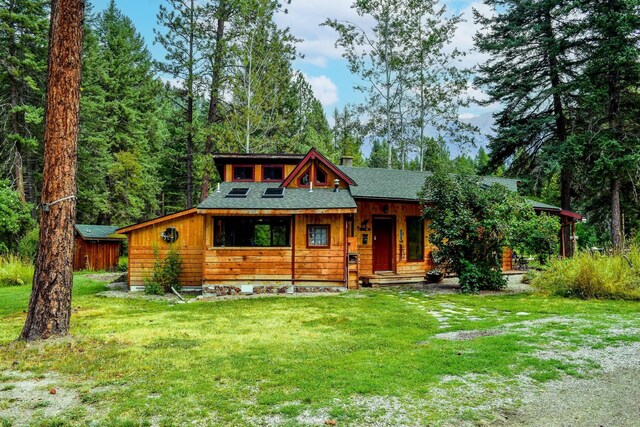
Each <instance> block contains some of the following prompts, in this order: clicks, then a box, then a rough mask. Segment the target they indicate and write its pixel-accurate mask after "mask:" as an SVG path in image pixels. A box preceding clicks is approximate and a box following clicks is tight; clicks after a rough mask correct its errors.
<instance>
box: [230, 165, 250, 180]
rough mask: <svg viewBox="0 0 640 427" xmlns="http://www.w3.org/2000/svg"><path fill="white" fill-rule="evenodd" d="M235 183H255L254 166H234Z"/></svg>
mask: <svg viewBox="0 0 640 427" xmlns="http://www.w3.org/2000/svg"><path fill="white" fill-rule="evenodd" d="M233 180H234V181H253V166H240V165H238V166H236V165H233Z"/></svg>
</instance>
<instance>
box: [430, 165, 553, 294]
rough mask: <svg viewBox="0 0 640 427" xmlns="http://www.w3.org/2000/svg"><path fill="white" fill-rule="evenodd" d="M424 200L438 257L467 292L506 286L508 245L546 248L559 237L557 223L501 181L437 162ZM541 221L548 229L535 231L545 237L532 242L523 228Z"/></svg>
mask: <svg viewBox="0 0 640 427" xmlns="http://www.w3.org/2000/svg"><path fill="white" fill-rule="evenodd" d="M421 202H422V205H423V217H424V218H425V219H427V220H430V221H431V222H430V225H429V227H430V229H431V230H432V233H431V234H430V235H429V241H430V242H431V243H432V244H433V245H434V246H435V247H436V250H435V253H434V259H436V260H437V262H439V263H441V264H443V265H446V266H447V268H450V269H451V270H452V271H454V272H455V273H456V274H457V275H458V277H459V279H460V286H461V289H462V291H463V292H477V291H479V290H483V289H502V288H504V287H505V286H506V280H505V278H504V277H503V276H502V274H501V267H502V253H503V249H504V247H505V246H511V247H518V248H521V249H526V250H527V251H528V250H543V251H547V250H548V249H549V248H550V247H553V244H554V243H553V242H554V241H555V239H557V227H556V228H555V230H552V229H551V226H550V225H551V222H552V221H551V220H548V219H546V218H543V219H539V218H538V217H537V216H536V214H535V212H534V210H533V207H532V206H531V204H529V203H527V202H526V201H525V200H524V199H523V198H522V197H520V196H519V195H517V194H516V193H513V192H511V191H509V190H508V189H507V188H506V187H504V186H502V185H499V184H493V185H490V186H486V185H483V183H482V180H481V178H479V177H477V176H474V175H465V174H458V175H452V174H450V173H448V171H446V170H444V169H443V168H439V169H438V170H436V171H435V172H434V173H433V174H432V175H431V176H429V177H428V178H427V179H426V181H425V187H424V190H423V192H422V195H421ZM540 225H544V229H543V230H538V232H537V233H536V235H537V236H538V237H539V238H540V239H543V242H533V243H532V242H531V241H530V239H529V236H527V235H525V232H526V231H530V230H531V229H533V228H535V227H538V226H540ZM556 225H557V219H556ZM534 243H535V246H534V245H533V244H534ZM545 253H547V252H545Z"/></svg>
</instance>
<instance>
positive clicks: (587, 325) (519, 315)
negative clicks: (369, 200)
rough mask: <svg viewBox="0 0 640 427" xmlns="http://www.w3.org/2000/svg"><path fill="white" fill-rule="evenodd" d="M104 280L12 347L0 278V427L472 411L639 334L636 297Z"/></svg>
mask: <svg viewBox="0 0 640 427" xmlns="http://www.w3.org/2000/svg"><path fill="white" fill-rule="evenodd" d="M103 289H104V284H102V283H99V282H95V281H92V280H90V279H88V278H86V277H82V276H76V281H75V289H74V300H73V307H74V313H73V317H72V334H73V335H72V337H69V338H64V339H60V340H56V341H51V342H47V343H38V344H25V343H22V342H14V340H15V338H16V337H17V336H18V334H19V332H20V328H21V327H22V324H23V322H24V318H25V313H24V310H25V309H26V306H27V302H28V297H29V288H28V287H27V286H21V287H5V288H0V426H3V427H4V426H8V425H12V424H15V425H22V424H26V425H29V424H31V423H33V424H35V425H66V424H71V425H76V424H77V425H84V424H86V423H87V422H88V421H90V420H94V421H98V425H113V426H124V425H325V423H326V422H329V424H332V423H333V422H334V421H335V422H336V423H337V424H338V425H370V424H373V423H377V424H378V425H416V424H418V425H426V424H434V425H438V424H443V423H444V424H459V423H461V422H468V423H472V424H473V423H476V422H478V421H482V420H491V419H492V418H493V417H494V416H495V414H496V412H497V411H500V410H503V409H509V408H510V407H513V406H515V405H517V404H518V402H519V400H520V399H521V398H522V396H523V395H524V394H526V393H529V392H530V391H531V389H535V388H536V387H537V384H538V383H539V382H543V381H547V380H550V379H555V378H558V377H561V376H563V375H578V376H580V375H590V374H591V373H593V372H594V371H595V370H597V368H598V365H600V364H602V361H603V358H606V357H614V356H607V355H611V354H615V351H614V350H615V349H616V348H625V346H629V345H632V344H634V343H637V342H640V316H638V313H639V312H640V305H639V304H638V303H636V302H624V301H581V300H571V299H564V298H555V297H552V298H545V297H541V296H535V295H528V294H520V295H504V296H483V297H480V296H465V295H435V296H432V295H425V294H424V293H422V292H418V291H395V290H386V291H383V290H373V291H359V292H349V293H345V294H342V295H339V296H319V297H306V298H288V297H272V298H263V299H247V300H233V301H220V302H195V303H190V304H173V303H169V302H162V301H160V302H156V301H143V300H135V299H111V298H104V297H99V296H96V295H95V294H96V293H98V292H100V291H102V290H103ZM458 331H461V332H460V333H458ZM29 381H31V382H29ZM34 382H35V383H34ZM34 384H35V386H34ZM27 386H28V387H32V388H33V389H34V390H36V391H34V392H33V393H30V396H31V397H30V398H27V397H24V398H22V397H21V396H22V395H21V394H20V393H18V391H19V390H20V388H21V387H27ZM52 389H53V390H54V392H55V394H51V390H52ZM37 390H39V391H40V393H41V395H40V397H39V398H38V399H39V400H36V401H34V397H33V396H34V393H36V394H37ZM25 394H26V393H25ZM63 398H64V399H66V400H65V404H64V405H63V404H60V402H58V401H57V400H56V399H58V400H60V401H61V400H62V399H63Z"/></svg>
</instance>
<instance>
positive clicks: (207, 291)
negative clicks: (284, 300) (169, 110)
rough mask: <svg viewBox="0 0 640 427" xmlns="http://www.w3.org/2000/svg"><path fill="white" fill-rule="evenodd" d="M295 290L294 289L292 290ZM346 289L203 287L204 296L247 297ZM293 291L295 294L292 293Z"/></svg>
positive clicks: (328, 287)
mask: <svg viewBox="0 0 640 427" xmlns="http://www.w3.org/2000/svg"><path fill="white" fill-rule="evenodd" d="M292 288H293V289H292ZM345 290H346V289H345V288H344V287H340V286H290V285H280V286H264V285H260V286H254V287H253V292H251V293H243V292H242V291H241V289H240V287H239V286H227V285H204V286H202V294H203V295H216V296H225V295H247V294H287V293H311V292H322V293H325V292H343V291H345ZM292 291H293V292H292Z"/></svg>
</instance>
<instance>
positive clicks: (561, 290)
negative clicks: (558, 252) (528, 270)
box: [531, 246, 640, 300]
mask: <svg viewBox="0 0 640 427" xmlns="http://www.w3.org/2000/svg"><path fill="white" fill-rule="evenodd" d="M531 285H532V286H533V287H534V288H536V289H537V290H539V291H541V292H543V293H546V294H550V295H560V296H564V297H578V298H583V299H590V298H599V299H628V300H640V248H639V247H637V246H633V247H631V248H630V249H629V251H628V252H627V253H626V254H619V255H601V254H599V253H589V252H580V253H578V254H576V255H575V256H574V257H573V258H569V259H562V260H561V259H557V260H553V261H551V263H550V264H549V265H548V268H547V269H545V270H544V271H542V272H540V273H539V274H538V275H537V276H536V277H535V278H534V279H533V280H532V281H531Z"/></svg>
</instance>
